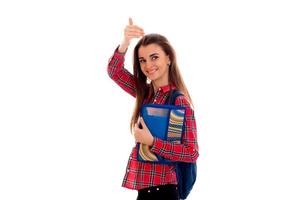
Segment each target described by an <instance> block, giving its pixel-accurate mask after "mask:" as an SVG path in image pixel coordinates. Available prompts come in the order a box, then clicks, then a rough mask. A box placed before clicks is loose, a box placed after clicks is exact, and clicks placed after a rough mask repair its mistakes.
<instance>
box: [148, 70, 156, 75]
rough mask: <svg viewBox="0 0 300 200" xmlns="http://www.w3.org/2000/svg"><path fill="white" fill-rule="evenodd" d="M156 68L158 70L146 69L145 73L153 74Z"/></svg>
mask: <svg viewBox="0 0 300 200" xmlns="http://www.w3.org/2000/svg"><path fill="white" fill-rule="evenodd" d="M157 70H158V69H152V70H149V71H147V73H148V74H149V75H151V74H154V73H155V72H156V71H157Z"/></svg>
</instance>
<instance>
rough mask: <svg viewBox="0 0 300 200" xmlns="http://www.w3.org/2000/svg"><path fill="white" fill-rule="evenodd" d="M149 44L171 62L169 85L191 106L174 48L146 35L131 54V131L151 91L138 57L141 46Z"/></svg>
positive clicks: (153, 36)
mask: <svg viewBox="0 0 300 200" xmlns="http://www.w3.org/2000/svg"><path fill="white" fill-rule="evenodd" d="M149 44H156V45H158V46H160V47H161V48H162V50H163V51H164V52H165V53H166V55H168V56H169V58H170V61H171V63H170V66H169V84H171V85H175V87H176V88H177V89H178V90H179V91H181V92H182V93H183V94H184V96H185V97H186V98H187V99H188V101H189V102H190V104H191V106H192V105H193V104H192V100H191V97H190V95H189V92H188V90H187V88H186V86H185V84H184V81H183V78H182V76H181V73H180V71H179V67H178V65H177V60H176V53H175V50H174V48H173V47H172V46H171V44H170V42H169V41H168V40H167V38H166V37H164V36H162V35H160V34H154V33H153V34H147V35H145V36H144V37H142V38H141V39H140V40H139V42H138V43H137V45H136V46H135V48H134V52H133V75H134V80H135V85H136V102H135V108H134V111H133V114H132V117H131V123H130V130H131V131H132V128H133V126H134V124H135V123H136V122H137V120H138V117H139V112H140V109H141V107H142V104H143V100H144V97H145V96H146V94H148V92H149V90H153V86H152V85H151V83H150V84H147V77H146V76H145V74H144V73H143V72H142V70H141V66H140V62H139V55H138V51H139V48H140V47H141V46H147V45H149Z"/></svg>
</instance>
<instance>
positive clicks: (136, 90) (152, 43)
mask: <svg viewBox="0 0 300 200" xmlns="http://www.w3.org/2000/svg"><path fill="white" fill-rule="evenodd" d="M140 37H142V38H141V39H140V40H139V42H138V43H137V45H136V46H135V48H134V53H133V54H134V62H133V67H134V69H133V72H134V73H133V74H131V73H130V72H129V71H128V70H126V69H125V68H124V59H125V53H126V51H127V48H128V46H129V44H130V41H131V40H132V39H133V38H140ZM107 70H108V74H109V76H110V77H111V78H112V79H113V80H114V81H115V82H116V83H117V84H118V85H119V86H120V87H121V88H122V89H124V90H125V91H126V92H127V93H129V94H130V95H131V96H133V97H135V98H136V105H135V109H134V112H133V115H132V119H131V126H130V128H131V132H132V133H133V136H134V138H135V141H136V142H137V143H141V144H146V145H149V146H150V147H151V151H152V152H153V153H155V154H157V155H160V156H162V157H164V158H167V159H169V160H173V161H181V162H196V160H197V158H198V156H199V153H198V143H197V129H196V121H195V118H194V111H193V108H192V103H191V102H192V101H191V98H190V95H189V93H188V90H187V88H186V87H185V84H184V82H183V79H182V77H181V74H180V72H179V68H178V66H177V62H176V55H175V51H174V49H173V47H172V46H171V45H170V43H169V41H168V40H167V39H166V38H165V37H164V36H162V35H159V34H148V35H144V31H143V29H142V28H140V27H139V26H136V25H133V22H132V19H131V18H130V19H129V25H127V26H126V28H125V30H124V40H123V41H122V43H121V44H120V45H119V46H118V48H117V49H116V50H115V52H114V54H113V56H112V57H111V59H110V61H109V64H108V69H107ZM174 89H177V90H179V91H181V93H182V94H183V95H181V96H178V97H177V98H176V100H175V105H179V106H184V107H186V113H185V114H186V116H185V117H186V121H185V129H184V133H183V141H182V144H175V143H172V142H168V141H164V140H161V139H159V138H155V137H153V136H152V134H151V133H150V131H149V129H148V128H147V126H146V124H145V123H144V121H143V119H142V118H140V117H139V111H140V109H141V106H142V104H144V103H153V104H164V103H165V101H166V99H167V98H168V96H169V95H170V91H171V90H174ZM139 124H141V125H142V126H139ZM122 186H123V187H126V188H129V189H134V190H138V197H137V199H138V200H141V199H164V200H177V199H179V197H178V191H177V180H176V172H175V166H173V165H164V164H157V163H148V162H147V163H146V162H140V161H138V160H137V147H134V148H133V150H132V153H131V155H130V158H129V161H128V165H127V169H126V173H125V177H124V180H123V184H122Z"/></svg>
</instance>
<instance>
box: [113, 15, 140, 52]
mask: <svg viewBox="0 0 300 200" xmlns="http://www.w3.org/2000/svg"><path fill="white" fill-rule="evenodd" d="M143 36H144V30H143V29H142V28H141V27H139V26H137V25H134V24H133V21H132V18H129V23H128V25H127V26H126V27H125V29H124V38H123V41H122V43H121V45H120V46H119V49H118V50H119V52H121V53H124V52H125V51H126V49H127V48H128V46H129V44H130V41H131V40H132V39H133V38H140V37H143Z"/></svg>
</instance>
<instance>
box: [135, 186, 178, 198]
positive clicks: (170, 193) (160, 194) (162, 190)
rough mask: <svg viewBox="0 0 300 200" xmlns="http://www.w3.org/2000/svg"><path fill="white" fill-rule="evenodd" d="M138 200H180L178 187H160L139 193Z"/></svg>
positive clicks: (146, 189)
mask: <svg viewBox="0 0 300 200" xmlns="http://www.w3.org/2000/svg"><path fill="white" fill-rule="evenodd" d="M137 200H179V195H178V190H177V185H172V184H168V185H159V186H155V187H149V188H145V189H141V190H139V191H138V197H137Z"/></svg>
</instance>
